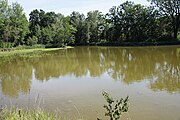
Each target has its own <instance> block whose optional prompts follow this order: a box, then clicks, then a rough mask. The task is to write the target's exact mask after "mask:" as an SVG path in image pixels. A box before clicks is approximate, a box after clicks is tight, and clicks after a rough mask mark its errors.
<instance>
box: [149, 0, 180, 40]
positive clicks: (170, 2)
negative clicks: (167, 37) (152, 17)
mask: <svg viewBox="0 0 180 120" xmlns="http://www.w3.org/2000/svg"><path fill="white" fill-rule="evenodd" d="M148 1H150V2H151V3H152V4H154V5H155V6H156V7H157V8H158V9H159V10H160V11H161V13H162V14H165V15H166V16H167V17H170V19H171V23H172V28H173V37H174V39H177V34H178V31H179V27H180V0H148Z"/></svg>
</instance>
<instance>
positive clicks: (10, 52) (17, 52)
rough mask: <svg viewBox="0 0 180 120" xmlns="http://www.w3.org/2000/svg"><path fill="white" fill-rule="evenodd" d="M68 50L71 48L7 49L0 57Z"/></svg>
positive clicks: (0, 53)
mask: <svg viewBox="0 0 180 120" xmlns="http://www.w3.org/2000/svg"><path fill="white" fill-rule="evenodd" d="M68 48H72V47H66V48H34V49H9V50H7V51H1V52H0V57H4V56H11V55H20V54H26V53H36V52H48V51H55V50H62V49H68Z"/></svg>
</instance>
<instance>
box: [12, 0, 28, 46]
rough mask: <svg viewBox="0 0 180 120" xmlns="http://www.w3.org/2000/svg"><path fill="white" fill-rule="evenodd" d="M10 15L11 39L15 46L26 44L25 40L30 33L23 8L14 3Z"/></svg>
mask: <svg viewBox="0 0 180 120" xmlns="http://www.w3.org/2000/svg"><path fill="white" fill-rule="evenodd" d="M11 9H12V10H11V14H10V21H11V23H10V26H11V30H10V31H11V39H12V41H13V42H14V44H15V45H20V44H24V38H25V36H26V34H27V33H28V32H29V29H28V26H29V24H28V21H27V18H26V16H25V14H24V13H23V8H22V7H21V6H20V4H18V3H13V4H12V8H11Z"/></svg>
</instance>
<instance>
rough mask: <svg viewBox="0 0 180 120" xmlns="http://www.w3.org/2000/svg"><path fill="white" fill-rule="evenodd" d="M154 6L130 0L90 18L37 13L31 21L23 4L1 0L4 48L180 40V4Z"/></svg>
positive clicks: (159, 0)
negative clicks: (105, 12)
mask: <svg viewBox="0 0 180 120" xmlns="http://www.w3.org/2000/svg"><path fill="white" fill-rule="evenodd" d="M148 1H149V2H151V3H152V4H151V6H143V5H141V4H135V3H134V2H131V1H126V2H124V3H122V4H120V5H118V6H113V7H112V8H110V9H109V12H108V13H107V14H102V12H100V11H98V10H95V11H90V12H88V13H87V15H84V14H81V13H79V12H75V11H74V12H72V13H71V14H70V15H68V16H64V15H63V14H60V13H55V12H45V11H44V10H42V9H40V10H37V9H35V10H33V11H31V13H30V14H29V20H27V18H26V16H25V13H24V12H23V8H22V6H21V5H20V4H18V3H17V2H16V3H12V4H11V5H9V4H8V0H0V47H1V48H2V47H16V46H19V45H27V46H33V45H37V44H41V45H45V46H46V47H61V46H66V45H91V44H93V45H94V44H111V43H113V44H118V43H124V42H125V43H152V42H171V41H176V40H178V39H179V37H180V35H179V28H180V1H179V0H148Z"/></svg>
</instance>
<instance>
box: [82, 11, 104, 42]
mask: <svg viewBox="0 0 180 120" xmlns="http://www.w3.org/2000/svg"><path fill="white" fill-rule="evenodd" d="M86 21H87V23H88V25H89V35H90V40H89V41H90V42H91V43H93V42H100V36H101V34H102V30H101V27H104V26H103V25H104V22H105V19H104V16H103V14H102V13H101V12H99V11H98V10H95V11H90V12H88V13H87V18H86Z"/></svg>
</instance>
